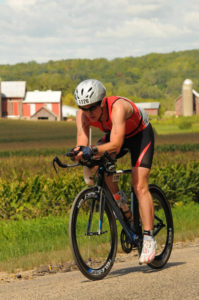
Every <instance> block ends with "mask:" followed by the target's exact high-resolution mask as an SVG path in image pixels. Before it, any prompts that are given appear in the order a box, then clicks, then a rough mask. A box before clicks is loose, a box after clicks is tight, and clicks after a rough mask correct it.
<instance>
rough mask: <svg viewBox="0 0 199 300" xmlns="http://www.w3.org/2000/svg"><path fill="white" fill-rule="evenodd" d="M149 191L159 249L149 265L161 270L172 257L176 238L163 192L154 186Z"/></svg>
mask: <svg viewBox="0 0 199 300" xmlns="http://www.w3.org/2000/svg"><path fill="white" fill-rule="evenodd" d="M149 190H150V193H151V195H152V198H153V203H154V215H155V216H154V237H155V240H156V242H157V249H156V256H155V259H154V260H153V262H151V263H149V264H148V265H149V266H150V267H151V268H153V269H160V268H162V267H163V266H164V265H165V264H166V263H167V261H168V259H169V257H170V255H171V251H172V247H173V236H174V228H173V218H172V213H171V209H170V205H169V202H168V200H167V198H166V196H165V194H164V193H163V191H162V190H161V189H160V188H159V187H158V186H156V185H154V184H152V185H150V186H149Z"/></svg>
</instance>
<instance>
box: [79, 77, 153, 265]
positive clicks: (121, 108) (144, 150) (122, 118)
mask: <svg viewBox="0 0 199 300" xmlns="http://www.w3.org/2000/svg"><path fill="white" fill-rule="evenodd" d="M74 96H75V102H76V104H77V105H78V107H79V108H80V110H79V111H78V113H77V119H76V122H77V146H76V147H75V148H74V150H78V149H80V148H78V147H79V146H84V147H82V148H81V151H80V152H79V153H78V154H77V155H76V156H75V159H76V160H80V159H85V160H87V159H89V158H91V157H92V156H97V155H99V156H100V155H102V154H103V153H104V152H105V151H107V152H108V153H109V154H114V155H115V154H116V158H118V157H121V156H123V155H124V154H125V153H126V151H125V149H126V148H128V150H129V152H130V153H131V164H132V185H133V188H134V191H135V193H136V196H137V198H138V201H139V211H140V216H141V219H142V224H143V228H144V237H143V247H142V253H141V255H140V258H139V263H140V264H143V263H149V262H151V261H153V259H154V257H155V249H156V241H155V239H154V237H153V222H154V207H153V200H152V197H151V194H150V192H149V189H148V180H149V173H150V169H151V165H152V160H153V153H154V134H153V129H152V126H151V124H150V122H149V119H148V116H147V114H146V112H145V111H144V110H143V109H140V108H138V107H137V106H136V105H135V104H134V103H133V102H132V101H131V100H129V99H127V98H124V97H116V96H110V97H107V96H106V89H105V87H104V86H103V84H102V83H101V82H100V81H98V80H95V79H88V80H85V81H82V82H81V83H80V84H79V85H78V86H77V88H76V89H75V93H74ZM90 126H94V127H97V128H99V129H100V130H101V131H103V132H105V133H106V134H105V136H103V137H102V138H101V139H100V141H99V142H98V143H97V145H95V146H92V147H88V145H89V127H90ZM106 183H107V185H108V186H109V189H110V190H111V192H112V194H113V196H114V199H115V200H116V202H117V204H118V206H119V207H120V208H121V209H122V211H123V213H124V215H125V217H126V219H127V220H128V221H129V222H130V223H131V224H132V226H133V217H132V213H131V211H130V209H129V207H128V205H127V197H126V195H125V194H124V193H123V191H119V188H118V185H117V184H116V183H115V182H113V180H112V177H111V176H107V177H106Z"/></svg>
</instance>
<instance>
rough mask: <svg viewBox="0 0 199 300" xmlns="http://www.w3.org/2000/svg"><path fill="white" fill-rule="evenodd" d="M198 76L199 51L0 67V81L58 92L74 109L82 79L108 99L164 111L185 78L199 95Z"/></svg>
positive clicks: (168, 106) (171, 103) (172, 104)
mask: <svg viewBox="0 0 199 300" xmlns="http://www.w3.org/2000/svg"><path fill="white" fill-rule="evenodd" d="M198 74H199V50H187V51H179V52H172V53H168V54H158V53H151V54H148V55H144V56H141V57H125V58H115V59H113V60H107V59H105V58H97V59H67V60H59V61H53V60H50V61H48V62H46V63H37V62H35V61H30V62H28V63H18V64H15V65H9V64H7V65H0V77H1V79H2V80H4V81H9V80H14V81H17V80H23V81H26V82H27V90H28V91H31V90H41V91H42V90H43V91H44V90H49V89H51V90H61V91H62V95H63V103H65V104H68V105H74V99H73V92H74V89H75V87H76V85H77V84H78V83H79V82H80V81H82V80H84V79H88V78H95V79H98V80H101V81H102V82H103V83H104V85H105V86H106V88H107V94H108V95H111V94H112V95H119V96H125V97H128V98H130V99H132V100H133V101H135V102H142V101H145V102H146V101H159V102H160V103H161V106H162V108H163V109H164V110H166V109H169V110H172V109H174V103H175V99H176V97H177V96H179V95H180V93H181V89H182V83H183V81H184V80H185V79H186V78H189V79H191V80H192V81H193V84H194V85H193V88H194V89H195V90H196V91H199V76H198Z"/></svg>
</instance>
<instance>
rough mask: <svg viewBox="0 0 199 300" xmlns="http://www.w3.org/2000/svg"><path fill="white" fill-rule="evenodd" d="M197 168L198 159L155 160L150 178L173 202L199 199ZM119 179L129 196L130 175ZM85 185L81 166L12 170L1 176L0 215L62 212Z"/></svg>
mask: <svg viewBox="0 0 199 300" xmlns="http://www.w3.org/2000/svg"><path fill="white" fill-rule="evenodd" d="M30 160H31V158H30ZM198 170H199V162H198V161H190V162H189V163H186V164H185V163H184V164H182V163H178V162H175V163H173V162H172V163H169V161H168V162H165V163H164V164H161V165H158V164H157V163H156V164H154V167H153V168H152V170H151V175H150V181H151V182H153V183H156V184H158V185H160V186H161V187H162V189H163V190H164V191H165V193H166V195H167V197H168V199H169V201H170V203H171V204H172V205H175V204H176V203H178V202H182V203H184V204H186V203H188V202H192V201H195V202H199V172H198ZM19 173H20V172H19ZM121 180H122V181H121V187H122V189H123V190H125V191H127V194H128V195H129V191H130V178H129V177H127V176H123V177H122V178H121ZM84 186H85V183H84V179H83V176H82V170H81V168H80V169H79V168H78V169H76V170H72V171H66V172H60V174H59V176H55V175H54V176H48V174H47V175H46V176H44V175H38V174H36V175H33V174H32V173H29V174H23V173H21V174H18V175H17V173H16V172H15V173H13V177H12V178H7V177H6V178H1V179H0V218H2V219H21V218H35V217H38V216H40V217H41V216H48V215H55V216H59V215H65V214H66V213H67V212H68V210H69V209H70V207H71V205H72V202H73V200H74V198H75V196H76V195H77V193H78V192H79V191H80V190H81V189H82V188H83V187H84Z"/></svg>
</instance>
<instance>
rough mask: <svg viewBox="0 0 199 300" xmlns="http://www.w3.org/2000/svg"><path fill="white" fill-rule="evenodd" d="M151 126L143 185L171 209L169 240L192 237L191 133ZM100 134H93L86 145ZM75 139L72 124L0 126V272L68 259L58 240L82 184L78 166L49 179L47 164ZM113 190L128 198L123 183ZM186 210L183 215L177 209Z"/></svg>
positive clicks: (197, 191) (198, 176)
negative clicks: (152, 145) (151, 149)
mask: <svg viewBox="0 0 199 300" xmlns="http://www.w3.org/2000/svg"><path fill="white" fill-rule="evenodd" d="M156 123H157V121H156ZM194 124H196V123H194ZM156 125H157V128H158V126H159V124H155V122H154V128H155V131H156V135H155V136H156V151H155V155H154V162H153V167H152V170H151V176H150V182H153V183H156V184H159V185H160V186H161V187H162V189H163V190H164V191H165V193H166V195H167V197H168V199H169V201H170V203H171V206H172V209H173V212H175V219H176V222H177V224H176V226H175V228H178V229H177V234H176V240H179V239H184V240H186V239H189V238H195V237H196V236H199V232H198V229H197V228H199V226H198V225H199V224H198V223H197V222H198V221H197V220H196V218H197V217H196V212H197V211H198V210H197V209H198V207H199V205H198V203H199V129H198V131H197V130H195V132H187V131H186V130H184V131H183V130H181V129H179V130H178V133H176V132H175V134H172V135H171V134H164V135H161V134H159V133H158V134H157V132H158V130H157V128H156ZM161 126H162V125H161ZM167 126H169V124H167ZM194 126H195V125H194ZM196 127H197V126H196ZM194 128H195V127H194ZM167 133H168V132H167ZM101 135H102V134H101V133H100V132H99V131H98V130H93V132H92V143H93V144H94V143H95V142H96V141H97V140H98V139H99V137H100V136H101ZM75 136H76V125H75V123H74V122H45V121H19V120H0V162H1V168H0V243H1V244H3V245H4V247H1V250H0V268H2V269H4V270H10V271H12V270H13V269H14V268H15V267H16V266H18V267H20V266H19V265H17V264H19V262H20V263H21V266H22V267H23V268H32V267H33V266H34V265H39V264H42V263H45V262H47V261H46V258H48V262H49V261H54V260H56V259H55V258H56V257H57V255H58V258H57V261H60V260H64V259H66V257H65V255H66V253H68V254H67V255H69V252H70V251H69V249H68V239H67V238H65V237H66V236H67V222H68V221H67V220H68V215H69V211H70V207H71V204H72V201H73V199H74V197H75V195H76V194H77V192H78V191H79V190H80V189H82V188H83V187H85V183H84V180H83V175H82V170H81V167H78V168H76V169H73V170H72V171H71V170H59V172H58V174H56V173H55V172H54V169H53V166H52V159H53V157H54V156H55V155H58V156H59V157H60V158H61V159H66V158H65V157H64V153H65V152H67V150H69V149H70V148H72V147H73V146H74V145H75ZM117 166H118V168H121V167H125V168H129V167H130V159H129V157H128V155H127V158H122V159H120V160H118V162H117ZM121 188H122V189H124V190H125V191H126V193H127V194H128V193H129V191H130V180H129V178H128V177H126V176H124V177H123V178H122V181H121ZM188 206H189V209H187V210H186V213H185V211H183V207H188ZM196 207H197V208H196ZM177 209H180V210H181V211H183V213H182V215H186V214H187V212H188V211H189V215H190V216H191V217H190V222H189V224H188V225H186V222H184V223H183V221H182V220H186V217H185V219H183V217H182V220H181V221H180V220H179V218H178V217H177V215H178V214H177V213H176V210H177ZM197 219H198V218H197ZM41 227H43V230H44V233H42V232H43V231H42V230H41ZM38 228H40V229H38ZM45 228H48V229H49V230H48V229H45ZM53 228H54V229H53ZM182 228H183V229H182ZM186 228H187V235H186ZM182 231H183V236H182ZM45 232H49V235H48V234H46V235H45ZM52 233H53V235H52ZM20 234H21V235H23V236H22V238H21V241H20V243H17V241H18V239H17V236H21V235H20ZM38 234H39V235H38ZM23 249H24V250H23ZM67 249H68V250H67ZM44 253H45V254H46V255H43V254H44ZM69 256H70V255H69ZM15 257H16V259H15ZM59 259H60V260H59ZM70 259H71V258H70ZM28 261H29V264H28ZM16 263H17V264H16ZM14 266H15V267H14Z"/></svg>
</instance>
